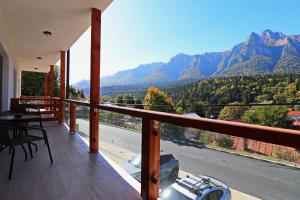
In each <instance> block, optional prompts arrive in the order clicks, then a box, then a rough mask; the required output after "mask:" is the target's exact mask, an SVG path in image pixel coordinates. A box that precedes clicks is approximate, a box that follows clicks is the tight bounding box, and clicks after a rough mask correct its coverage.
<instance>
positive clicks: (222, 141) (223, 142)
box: [215, 135, 233, 149]
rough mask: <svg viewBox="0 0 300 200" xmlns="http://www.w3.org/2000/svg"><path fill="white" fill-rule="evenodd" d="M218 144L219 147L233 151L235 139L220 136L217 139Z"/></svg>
mask: <svg viewBox="0 0 300 200" xmlns="http://www.w3.org/2000/svg"><path fill="white" fill-rule="evenodd" d="M215 141H216V144H217V145H218V146H219V147H222V148H226V149H231V148H232V145H233V139H232V138H231V137H229V136H226V135H218V136H216V138H215Z"/></svg>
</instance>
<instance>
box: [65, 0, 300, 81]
mask: <svg viewBox="0 0 300 200" xmlns="http://www.w3.org/2000/svg"><path fill="white" fill-rule="evenodd" d="M299 8H300V1H299V0H114V1H113V3H112V4H111V5H110V6H109V7H108V8H107V9H106V10H105V12H104V13H103V15H102V43H101V76H105V75H111V74H113V73H115V72H117V71H120V70H125V69H129V68H134V67H136V66H138V65H139V64H145V63H150V62H155V61H163V62H167V61H168V60H169V59H170V58H171V57H172V56H174V55H176V54H178V53H186V54H199V53H205V52H211V51H224V50H229V49H231V48H232V46H233V45H235V44H237V43H240V42H242V41H244V40H245V39H246V38H247V36H248V35H249V34H250V33H251V32H257V33H260V32H262V31H263V30H265V29H271V30H273V31H281V32H283V33H285V34H287V35H292V34H300V30H299V29H300V20H299V17H300V14H299ZM89 66H90V29H88V30H87V31H86V32H85V33H84V34H83V35H82V36H81V38H80V39H79V40H78V41H77V42H76V43H75V44H74V45H73V46H72V48H71V78H70V79H71V83H75V82H77V81H79V80H82V79H89V76H90V75H89Z"/></svg>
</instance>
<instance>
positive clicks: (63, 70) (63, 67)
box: [58, 51, 66, 123]
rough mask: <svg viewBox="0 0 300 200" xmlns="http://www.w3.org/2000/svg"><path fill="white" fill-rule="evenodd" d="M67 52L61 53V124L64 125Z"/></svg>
mask: <svg viewBox="0 0 300 200" xmlns="http://www.w3.org/2000/svg"><path fill="white" fill-rule="evenodd" d="M65 79H66V52H65V51H60V95H59V97H60V103H59V118H58V122H59V123H64V111H65V109H64V100H65V95H66V83H65V82H66V80H65Z"/></svg>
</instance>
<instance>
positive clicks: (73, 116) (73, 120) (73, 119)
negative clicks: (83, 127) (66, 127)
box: [70, 103, 76, 133]
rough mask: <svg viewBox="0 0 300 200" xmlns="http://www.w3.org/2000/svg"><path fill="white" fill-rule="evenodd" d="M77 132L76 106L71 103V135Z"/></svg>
mask: <svg viewBox="0 0 300 200" xmlns="http://www.w3.org/2000/svg"><path fill="white" fill-rule="evenodd" d="M75 132H76V104H75V103H70V133H75Z"/></svg>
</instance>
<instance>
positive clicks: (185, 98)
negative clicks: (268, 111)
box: [162, 74, 300, 112]
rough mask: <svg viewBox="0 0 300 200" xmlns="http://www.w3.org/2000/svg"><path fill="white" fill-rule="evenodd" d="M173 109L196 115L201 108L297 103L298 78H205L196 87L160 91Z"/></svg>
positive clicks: (278, 76)
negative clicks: (172, 104)
mask: <svg viewBox="0 0 300 200" xmlns="http://www.w3.org/2000/svg"><path fill="white" fill-rule="evenodd" d="M162 90H163V91H165V92H166V93H167V95H168V96H170V97H172V99H173V101H174V104H175V106H176V107H182V108H183V109H184V110H186V111H190V112H198V111H199V109H200V107H202V106H201V104H229V103H233V102H239V103H241V104H250V103H263V102H269V103H295V102H300V76H299V74H285V75H279V74H272V75H271V74H268V75H256V76H235V77H223V78H208V79H204V80H200V81H198V82H196V83H192V84H186V85H181V86H178V85H177V86H169V87H165V88H162Z"/></svg>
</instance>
